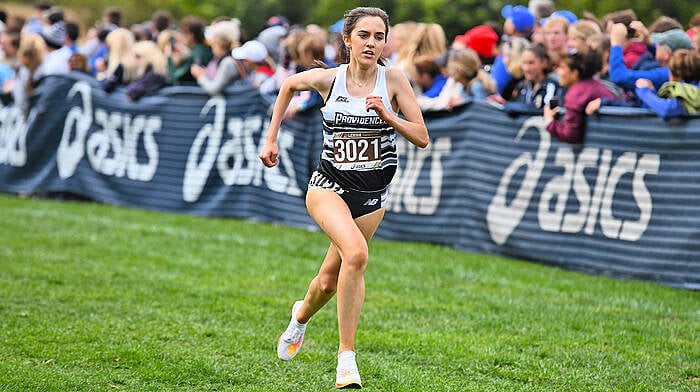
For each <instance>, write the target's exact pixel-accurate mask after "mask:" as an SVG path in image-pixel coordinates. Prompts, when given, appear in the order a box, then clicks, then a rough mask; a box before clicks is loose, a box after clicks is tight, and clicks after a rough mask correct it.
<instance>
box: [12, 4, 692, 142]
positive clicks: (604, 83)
mask: <svg viewBox="0 0 700 392" xmlns="http://www.w3.org/2000/svg"><path fill="white" fill-rule="evenodd" d="M501 16H502V19H501V20H498V21H488V22H485V23H483V24H481V25H478V26H474V27H472V28H470V29H468V30H467V31H465V32H464V34H460V35H457V36H456V37H451V38H450V37H447V35H446V33H445V31H444V30H443V28H442V26H440V25H439V24H436V23H418V22H410V21H409V22H401V23H397V24H395V25H393V26H392V27H391V29H390V31H389V35H388V43H387V45H386V48H385V51H384V53H383V57H384V63H385V64H386V65H388V66H392V67H398V68H400V69H402V70H403V71H404V72H405V74H406V75H407V77H408V78H409V80H410V81H411V84H412V85H413V87H414V91H415V93H416V95H417V97H418V102H419V104H420V106H421V108H422V110H424V111H426V112H428V111H444V110H452V109H453V108H455V107H456V106H459V105H460V104H462V103H463V102H465V101H466V100H469V99H478V100H485V101H487V102H490V103H492V104H493V105H496V106H499V107H503V108H504V109H505V110H529V111H534V112H537V111H540V112H541V113H542V115H543V117H544V119H545V121H546V122H547V124H548V125H547V129H548V130H549V131H550V132H551V133H552V134H553V135H554V136H555V137H557V138H558V139H560V140H562V141H566V142H570V143H579V142H581V141H582V139H583V129H585V121H586V116H588V115H591V114H593V113H595V112H596V111H597V110H598V109H599V108H600V107H601V106H605V105H614V106H631V107H646V108H650V109H652V110H654V111H655V112H656V113H658V114H659V116H661V117H663V118H664V119H669V118H673V117H679V116H684V115H687V114H694V113H697V112H698V111H700V84H699V82H700V13H698V14H696V15H694V16H692V17H691V18H690V20H689V21H688V23H687V25H683V24H682V23H680V22H679V21H677V20H675V19H673V18H670V17H667V16H662V17H659V18H657V19H656V20H654V21H652V23H651V24H650V25H649V27H647V26H646V25H645V24H644V23H642V22H641V21H640V20H639V18H637V16H636V15H635V12H634V11H633V10H631V9H625V10H619V11H615V12H612V13H609V14H607V15H603V16H601V17H597V16H595V15H592V14H590V13H584V14H583V15H576V14H574V13H573V12H570V11H568V10H561V9H556V7H555V4H554V3H553V1H552V0H530V2H529V4H528V6H524V5H506V6H504V7H503V8H502V10H501ZM244 27H245V28H248V29H251V30H257V28H258V26H242V24H241V21H240V20H238V19H235V18H223V17H222V18H217V19H215V20H212V21H209V22H208V21H205V20H204V19H202V18H200V17H197V16H194V15H191V16H186V17H183V18H182V19H181V20H180V21H175V20H174V19H173V18H172V16H171V15H170V14H169V13H168V12H167V11H163V10H159V11H156V12H154V13H153V15H152V18H151V19H150V20H148V21H145V22H143V23H138V24H132V25H129V26H126V25H125V23H124V18H123V15H122V12H121V10H120V9H118V8H115V7H111V8H108V9H106V10H105V11H104V14H103V17H102V20H100V21H98V22H97V23H96V24H95V25H94V26H93V27H91V28H89V29H88V31H86V32H84V34H81V33H82V32H81V31H80V28H79V25H78V24H77V23H75V22H73V21H70V20H67V19H66V15H65V14H64V11H63V10H61V9H60V8H57V7H55V6H54V5H53V4H52V3H49V2H39V3H36V4H35V5H34V13H33V14H32V15H31V16H29V17H27V18H24V17H21V16H19V15H8V14H7V12H5V11H2V10H0V86H2V98H3V103H8V102H14V105H16V106H17V107H19V108H21V109H22V110H24V111H25V112H26V111H27V110H28V97H29V96H30V94H31V93H32V91H33V89H34V88H35V87H36V86H37V84H38V83H40V82H41V80H42V78H43V77H45V76H48V75H57V74H65V73H69V72H82V73H85V74H88V75H92V76H93V77H94V78H95V79H96V80H97V81H98V83H100V85H101V86H102V87H103V88H104V90H105V91H106V92H108V93H112V92H113V91H115V90H117V89H122V90H123V91H124V92H125V96H126V99H128V100H131V101H136V100H138V99H140V98H141V97H143V96H144V95H150V94H154V93H157V91H158V90H159V89H160V88H162V87H164V86H166V85H188V84H189V85H199V86H201V88H202V89H203V90H204V91H206V92H207V93H208V94H211V95H215V94H220V93H222V91H224V89H225V88H226V87H227V86H229V85H231V84H234V83H238V84H247V85H250V86H252V87H255V88H259V89H260V91H261V92H262V93H264V94H275V93H276V92H277V90H278V89H279V87H280V85H281V83H282V81H284V79H285V78H286V77H288V76H289V75H291V74H294V73H296V72H302V71H304V70H307V69H310V68H313V67H319V66H321V67H335V66H337V64H339V63H342V62H344V61H345V59H344V58H343V56H344V55H345V54H346V52H345V51H344V48H343V45H342V38H341V37H340V34H341V31H342V20H339V21H338V22H336V23H335V24H333V25H331V26H329V27H328V28H325V27H322V26H318V25H313V24H310V25H306V26H301V25H291V24H290V23H289V21H288V20H287V19H286V18H285V17H284V16H279V15H278V16H272V17H270V18H269V19H268V20H267V23H266V25H265V26H260V27H261V28H263V30H262V31H261V32H260V33H259V34H257V35H256V36H254V37H249V36H248V35H247V34H246V33H245V30H244ZM559 102H561V106H562V107H559ZM320 103H322V98H321V97H320V96H319V95H318V94H317V93H301V94H299V95H298V96H296V97H295V98H294V100H293V101H292V104H291V105H290V108H289V110H288V113H287V114H286V115H287V116H293V115H295V114H296V113H298V112H302V111H305V110H308V109H310V108H313V107H317V106H318V104H320Z"/></svg>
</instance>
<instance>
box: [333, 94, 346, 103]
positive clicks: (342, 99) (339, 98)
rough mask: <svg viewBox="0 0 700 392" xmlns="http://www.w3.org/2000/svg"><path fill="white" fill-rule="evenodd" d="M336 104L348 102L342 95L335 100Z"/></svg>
mask: <svg viewBox="0 0 700 392" xmlns="http://www.w3.org/2000/svg"><path fill="white" fill-rule="evenodd" d="M335 101H336V102H350V101H349V100H348V97H344V96H342V95H339V96H338V98H336V99H335Z"/></svg>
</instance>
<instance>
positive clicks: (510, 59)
mask: <svg viewBox="0 0 700 392" xmlns="http://www.w3.org/2000/svg"><path fill="white" fill-rule="evenodd" d="M528 46H530V41H528V40H526V39H525V38H522V37H511V38H510V39H509V40H508V41H506V43H505V44H504V45H503V55H502V57H503V66H504V67H505V69H504V70H505V72H506V74H507V77H508V78H507V81H508V82H507V83H506V85H505V86H501V85H500V84H498V83H499V82H498V81H497V80H496V83H497V86H498V94H495V95H492V96H490V97H489V100H493V101H495V102H498V103H500V104H504V103H505V102H506V101H508V100H510V99H511V97H512V96H513V92H514V90H515V86H516V85H517V84H518V83H519V82H520V81H521V80H522V79H523V67H522V54H523V51H524V50H525V48H527V47H528ZM495 67H496V64H495V63H494V69H495ZM491 76H492V77H493V70H492V73H491ZM502 80H505V79H502Z"/></svg>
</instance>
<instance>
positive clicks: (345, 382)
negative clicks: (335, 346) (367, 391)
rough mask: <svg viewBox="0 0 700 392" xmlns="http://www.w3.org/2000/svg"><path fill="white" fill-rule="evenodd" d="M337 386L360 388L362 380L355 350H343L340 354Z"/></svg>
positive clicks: (336, 378) (336, 374)
mask: <svg viewBox="0 0 700 392" xmlns="http://www.w3.org/2000/svg"><path fill="white" fill-rule="evenodd" d="M335 387H336V388H338V389H360V388H362V380H361V379H360V371H359V370H358V369H357V363H356V362H355V353H354V352H353V351H343V352H342V353H340V354H339V355H338V367H337V368H336V373H335Z"/></svg>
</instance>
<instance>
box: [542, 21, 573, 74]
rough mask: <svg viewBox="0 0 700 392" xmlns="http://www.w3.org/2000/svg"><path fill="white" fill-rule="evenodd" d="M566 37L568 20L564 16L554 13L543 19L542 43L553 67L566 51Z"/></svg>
mask: <svg viewBox="0 0 700 392" xmlns="http://www.w3.org/2000/svg"><path fill="white" fill-rule="evenodd" d="M568 39H569V21H568V20H567V19H566V18H565V17H563V16H558V15H557V14H556V13H554V14H552V16H550V17H549V18H547V19H546V20H544V45H545V47H546V48H547V56H548V57H549V59H550V60H551V61H552V64H553V65H554V68H556V65H557V64H559V59H560V58H562V57H563V56H565V55H566V54H567V53H568V48H567V41H568Z"/></svg>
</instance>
